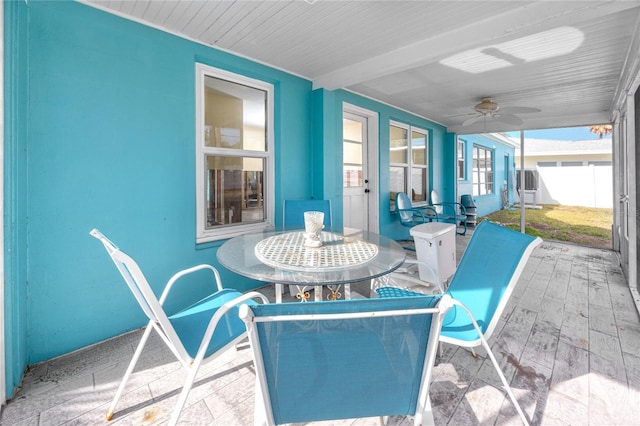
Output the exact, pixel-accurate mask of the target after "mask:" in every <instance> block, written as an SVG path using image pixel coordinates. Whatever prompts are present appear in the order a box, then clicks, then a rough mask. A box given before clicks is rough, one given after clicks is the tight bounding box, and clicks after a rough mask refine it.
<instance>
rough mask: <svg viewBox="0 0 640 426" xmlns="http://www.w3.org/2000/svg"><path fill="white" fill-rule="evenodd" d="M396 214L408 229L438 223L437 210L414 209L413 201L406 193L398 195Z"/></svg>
mask: <svg viewBox="0 0 640 426" xmlns="http://www.w3.org/2000/svg"><path fill="white" fill-rule="evenodd" d="M396 212H397V213H398V218H399V219H400V224H401V225H402V226H405V227H407V228H413V227H414V226H416V225H421V224H423V223H428V222H433V221H434V220H435V221H436V222H437V221H438V213H437V212H436V209H435V208H433V207H430V206H420V207H414V206H413V205H412V204H411V199H409V196H408V195H407V194H405V193H404V192H398V193H397V194H396Z"/></svg>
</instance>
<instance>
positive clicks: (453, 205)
mask: <svg viewBox="0 0 640 426" xmlns="http://www.w3.org/2000/svg"><path fill="white" fill-rule="evenodd" d="M431 206H441V207H445V208H447V209H450V210H451V211H452V212H453V214H452V216H457V215H458V211H457V208H459V209H460V213H459V214H460V215H466V214H467V209H466V208H465V207H464V206H463V205H462V204H460V203H456V202H442V203H434V204H431Z"/></svg>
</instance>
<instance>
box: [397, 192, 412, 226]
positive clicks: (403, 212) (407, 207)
mask: <svg viewBox="0 0 640 426" xmlns="http://www.w3.org/2000/svg"><path fill="white" fill-rule="evenodd" d="M411 209H412V204H411V200H410V199H409V196H408V195H407V194H405V193H404V192H398V193H397V194H396V211H397V212H398V217H399V218H400V223H401V224H403V225H405V226H407V225H409V224H410V225H411V226H413V225H414V223H413V212H412V211H411Z"/></svg>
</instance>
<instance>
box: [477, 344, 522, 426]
mask: <svg viewBox="0 0 640 426" xmlns="http://www.w3.org/2000/svg"><path fill="white" fill-rule="evenodd" d="M480 341H481V342H482V346H483V347H484V348H485V350H486V351H487V355H488V356H489V359H491V362H492V363H493V368H495V370H496V372H497V373H498V376H500V380H501V381H502V384H503V386H504V388H505V390H506V391H507V395H509V399H511V403H512V404H513V406H514V407H515V408H516V411H517V412H518V415H519V416H520V420H522V424H523V425H525V426H529V421H528V420H527V417H526V416H525V415H524V412H523V411H522V408H520V404H519V403H518V400H517V399H516V396H515V395H514V394H513V391H512V390H511V386H509V383H508V382H507V378H506V377H504V373H503V372H502V369H501V368H500V365H499V364H498V361H497V360H496V357H495V356H494V355H493V352H492V351H491V348H490V347H489V343H487V340H486V339H485V338H484V336H481V337H480Z"/></svg>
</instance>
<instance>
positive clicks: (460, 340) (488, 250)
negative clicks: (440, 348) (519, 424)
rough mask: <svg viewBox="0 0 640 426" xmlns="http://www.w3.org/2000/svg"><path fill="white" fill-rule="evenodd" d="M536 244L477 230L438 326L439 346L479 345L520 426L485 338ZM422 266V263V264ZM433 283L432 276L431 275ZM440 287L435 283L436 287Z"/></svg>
mask: <svg viewBox="0 0 640 426" xmlns="http://www.w3.org/2000/svg"><path fill="white" fill-rule="evenodd" d="M541 242H542V240H541V239H540V238H534V237H532V236H529V235H526V234H521V233H519V232H516V231H512V230H510V229H508V228H505V227H503V226H499V225H496V224H495V223H491V222H489V221H486V220H485V221H483V222H481V223H480V225H478V227H477V228H476V230H475V231H474V232H473V235H472V236H471V240H470V241H469V244H468V245H467V248H466V250H465V252H464V254H463V255H462V259H461V260H460V263H459V264H458V268H457V269H456V272H455V274H454V275H453V278H452V279H451V283H450V284H449V287H448V288H447V290H446V292H445V294H449V295H451V297H452V298H453V303H454V307H453V309H451V311H449V313H448V314H447V317H446V318H445V321H444V324H443V326H442V333H441V335H440V341H442V342H446V343H451V344H454V345H458V346H462V347H467V348H471V350H472V353H473V355H474V357H475V356H476V355H475V352H474V351H473V348H474V347H477V346H482V347H484V349H485V350H486V351H487V354H488V356H489V358H490V360H491V362H492V363H493V366H494V368H495V370H496V372H497V373H498V375H499V376H500V380H501V381H502V384H503V385H504V387H505V389H506V391H507V394H508V395H509V398H510V399H511V401H512V402H513V404H514V406H515V407H516V410H517V411H518V414H519V415H520V418H521V419H522V421H523V423H525V424H526V423H527V419H526V417H525V416H524V413H523V412H522V409H521V408H520V405H519V404H518V402H517V400H516V398H515V396H514V395H513V392H512V391H511V388H510V387H509V384H508V382H507V380H506V378H505V377H504V374H503V373H502V370H501V369H500V366H499V364H498V362H497V361H496V358H495V356H494V355H493V352H492V351H491V348H490V347H489V344H488V343H487V339H489V338H490V337H491V335H492V333H493V331H494V330H495V327H496V325H497V324H498V321H499V320H500V316H501V315H502V311H503V310H504V308H505V306H506V304H507V302H508V301H509V297H510V296H511V293H512V292H513V289H514V287H515V285H516V284H517V282H518V279H519V278H520V275H521V273H522V270H523V269H524V267H525V265H526V263H527V261H528V260H529V256H530V255H531V253H532V252H533V250H534V249H535V248H536V247H537V246H538V245H539V244H540V243H541ZM423 265H424V266H427V267H428V265H426V264H423ZM434 279H435V280H436V283H437V276H435V274H434ZM437 284H438V286H440V283H437ZM375 292H376V293H377V295H378V297H382V298H389V297H398V296H409V295H411V294H413V295H416V296H417V295H418V294H419V293H416V292H413V291H411V290H407V289H404V288H395V287H380V288H378V289H375Z"/></svg>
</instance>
